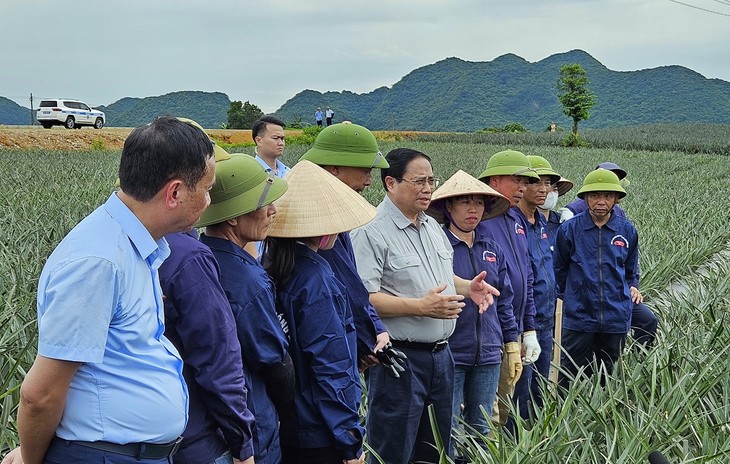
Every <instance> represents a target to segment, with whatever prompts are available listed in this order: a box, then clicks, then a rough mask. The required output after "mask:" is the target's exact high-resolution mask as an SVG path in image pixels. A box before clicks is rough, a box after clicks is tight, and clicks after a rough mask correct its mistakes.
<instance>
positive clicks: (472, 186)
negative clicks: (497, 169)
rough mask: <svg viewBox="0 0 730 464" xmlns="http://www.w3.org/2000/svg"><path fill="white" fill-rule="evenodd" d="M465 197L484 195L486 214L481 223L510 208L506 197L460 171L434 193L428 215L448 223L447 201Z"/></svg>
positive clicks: (427, 211) (483, 215)
mask: <svg viewBox="0 0 730 464" xmlns="http://www.w3.org/2000/svg"><path fill="white" fill-rule="evenodd" d="M464 195H482V196H483V197H484V199H485V201H484V214H482V218H481V219H480V221H484V220H485V219H489V218H493V217H495V216H499V215H500V214H504V213H505V212H506V211H507V210H508V209H509V208H510V201H509V199H507V198H506V197H505V196H504V195H502V194H501V193H499V192H498V191H496V190H494V189H493V188H492V187H490V186H488V185H487V184H485V183H484V182H482V181H480V180H479V179H476V178H475V177H473V176H471V175H469V174H468V173H466V172H464V171H462V170H458V171H457V172H456V173H455V174H454V175H453V176H451V177H450V178H449V179H448V180H447V181H446V182H444V183H443V185H442V186H441V187H439V188H438V189H436V191H435V192H433V195H432V197H431V204H430V205H429V207H428V210H426V214H428V215H429V216H431V217H432V218H434V219H436V221H438V222H439V223H441V224H444V223H445V222H446V216H445V214H444V213H445V210H446V209H445V200H446V199H448V198H454V197H460V196H464Z"/></svg>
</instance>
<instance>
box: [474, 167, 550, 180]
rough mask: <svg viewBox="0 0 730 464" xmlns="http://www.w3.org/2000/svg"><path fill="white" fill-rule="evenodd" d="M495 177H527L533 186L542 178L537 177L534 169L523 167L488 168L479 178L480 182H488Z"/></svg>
mask: <svg viewBox="0 0 730 464" xmlns="http://www.w3.org/2000/svg"><path fill="white" fill-rule="evenodd" d="M493 176H521V177H527V178H528V179H529V181H530V183H531V184H534V183H535V182H539V181H540V176H538V175H537V172H535V170H534V169H532V168H526V167H523V166H517V167H515V166H496V167H493V168H487V169H485V170H484V172H482V173H481V175H480V176H479V180H481V181H482V182H486V180H487V179H488V178H490V177H493Z"/></svg>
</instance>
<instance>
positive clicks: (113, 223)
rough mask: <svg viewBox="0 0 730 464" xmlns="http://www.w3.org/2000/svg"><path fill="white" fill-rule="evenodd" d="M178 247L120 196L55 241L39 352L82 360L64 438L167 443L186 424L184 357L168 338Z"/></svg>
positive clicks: (42, 283) (43, 293)
mask: <svg viewBox="0 0 730 464" xmlns="http://www.w3.org/2000/svg"><path fill="white" fill-rule="evenodd" d="M169 253H170V251H169V248H168V246H167V242H166V241H165V239H164V238H163V239H160V240H157V241H155V240H154V239H153V238H152V236H151V235H150V233H149V232H148V231H147V229H146V228H145V226H144V225H143V224H142V223H141V222H140V221H139V219H138V218H137V217H136V216H135V215H134V213H132V211H131V210H130V209H129V208H128V207H127V206H126V205H125V204H124V203H123V202H122V201H121V200H120V199H119V198H118V197H117V195H116V193H113V194H112V195H111V197H110V198H109V199H108V200H107V202H106V203H105V204H104V205H102V206H100V207H99V208H97V209H96V210H95V211H94V212H92V213H91V214H90V215H89V216H87V217H86V218H85V219H84V220H82V221H81V222H80V223H79V224H78V225H77V226H76V227H74V229H73V230H71V232H69V234H68V235H67V236H66V237H65V238H64V239H63V240H62V241H61V243H60V244H59V245H58V247H56V249H55V250H54V251H53V253H52V254H51V256H50V257H49V258H48V261H47V262H46V265H45V266H44V267H43V272H42V273H41V276H40V280H39V282H38V354H40V355H41V356H44V357H47V358H52V359H59V360H65V361H75V362H81V363H83V364H82V365H81V367H80V368H79V369H78V371H77V372H76V374H75V375H74V377H73V379H72V380H71V386H70V389H69V391H68V394H67V396H66V405H65V408H64V411H63V416H62V417H61V421H60V423H59V425H58V429H57V430H56V435H57V436H58V437H60V438H63V439H66V440H82V441H98V440H104V441H110V442H114V443H129V442H150V443H167V442H170V441H172V440H174V439H175V438H176V437H178V436H179V435H180V434H181V433H182V432H183V429H184V428H185V423H186V422H187V411H188V391H187V387H186V385H185V380H184V379H183V362H182V359H181V358H180V355H179V354H178V352H177V350H176V349H175V347H174V346H173V345H172V343H170V341H169V340H167V338H165V337H164V335H163V333H164V331H165V326H164V317H165V313H164V308H163V304H162V291H161V289H160V283H159V279H158V269H159V266H160V264H161V263H162V261H163V260H164V259H165V258H166V257H167V256H168V255H169Z"/></svg>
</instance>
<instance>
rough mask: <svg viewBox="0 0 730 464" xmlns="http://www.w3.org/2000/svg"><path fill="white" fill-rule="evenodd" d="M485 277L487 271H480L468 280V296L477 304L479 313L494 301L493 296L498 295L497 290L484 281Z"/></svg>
mask: <svg viewBox="0 0 730 464" xmlns="http://www.w3.org/2000/svg"><path fill="white" fill-rule="evenodd" d="M485 277H487V271H482V272H480V273H479V275H478V276H476V277H474V278H473V279H472V280H471V282H469V298H471V299H472V300H474V303H476V304H477V306H478V307H479V313H480V314H481V313H483V312H484V311H486V310H487V308H488V307H490V306H491V305H492V303H494V297H495V296H499V290H497V289H496V288H494V287H492V286H491V285H489V284H488V283H486V282H484V278H485Z"/></svg>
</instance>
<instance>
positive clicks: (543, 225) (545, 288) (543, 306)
mask: <svg viewBox="0 0 730 464" xmlns="http://www.w3.org/2000/svg"><path fill="white" fill-rule="evenodd" d="M517 214H519V215H520V217H521V218H522V220H523V222H524V223H525V226H526V228H525V230H526V231H527V243H528V247H529V248H528V250H529V252H530V259H531V260H532V274H533V280H532V297H533V299H534V300H535V329H537V330H552V329H553V327H554V325H555V298H556V294H555V271H554V269H553V246H552V244H551V241H550V232H549V229H548V224H547V220H546V219H545V216H543V215H542V214H540V212H539V211H535V213H534V219H535V223H534V224H532V223H530V221H529V220H528V219H527V217H526V216H525V215H524V213H523V212H522V210H517Z"/></svg>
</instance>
